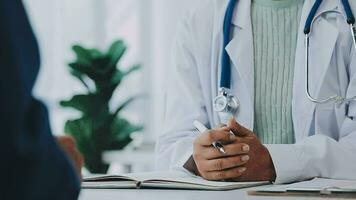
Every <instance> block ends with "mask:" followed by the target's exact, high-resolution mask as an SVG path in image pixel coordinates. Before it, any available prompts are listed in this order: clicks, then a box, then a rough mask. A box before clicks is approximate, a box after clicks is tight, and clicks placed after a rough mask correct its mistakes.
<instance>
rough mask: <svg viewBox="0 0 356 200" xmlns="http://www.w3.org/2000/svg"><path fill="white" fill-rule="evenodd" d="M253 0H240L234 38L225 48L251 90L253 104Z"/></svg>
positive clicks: (236, 11)
mask: <svg viewBox="0 0 356 200" xmlns="http://www.w3.org/2000/svg"><path fill="white" fill-rule="evenodd" d="M250 10H251V1H250V0H240V1H239V2H238V3H237V8H236V9H235V13H234V17H233V21H232V31H233V33H232V39H231V41H230V43H229V44H228V45H227V47H226V48H225V49H226V51H227V53H228V54H229V57H230V59H231V62H232V66H234V68H235V69H236V70H237V72H238V74H239V77H240V78H241V79H242V82H243V83H245V84H246V88H247V90H248V92H249V94H248V95H249V97H250V100H251V101H250V102H251V106H252V105H253V102H254V67H253V37H252V25H251V17H250V16H251V11H250Z"/></svg>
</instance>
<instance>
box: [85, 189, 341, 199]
mask: <svg viewBox="0 0 356 200" xmlns="http://www.w3.org/2000/svg"><path fill="white" fill-rule="evenodd" d="M248 190H251V188H249V189H241V190H232V191H218V192H215V191H195V190H148V189H140V190H134V189H133V190H92V189H85V190H82V192H81V195H80V198H79V200H255V199H256V200H272V199H273V200H274V199H277V200H279V199H280V200H326V198H310V197H309V198H304V197H285V196H284V197H262V196H249V195H247V193H246V191H248ZM327 199H328V200H329V199H331V198H327ZM337 200H344V199H341V198H338V199H337Z"/></svg>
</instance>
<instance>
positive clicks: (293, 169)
mask: <svg viewBox="0 0 356 200" xmlns="http://www.w3.org/2000/svg"><path fill="white" fill-rule="evenodd" d="M265 146H266V147H267V149H268V151H269V153H270V155H271V158H272V161H273V164H274V168H275V170H276V180H275V184H283V183H290V182H295V181H299V180H303V179H304V177H303V171H304V168H303V160H302V159H301V154H302V149H300V148H298V146H296V145H291V144H288V145H284V144H272V145H265Z"/></svg>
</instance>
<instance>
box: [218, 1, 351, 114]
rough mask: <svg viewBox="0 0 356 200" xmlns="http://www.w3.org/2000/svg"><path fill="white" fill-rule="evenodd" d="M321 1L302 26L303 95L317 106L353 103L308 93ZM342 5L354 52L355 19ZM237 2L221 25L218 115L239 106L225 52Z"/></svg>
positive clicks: (232, 110) (341, 98)
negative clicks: (315, 22) (311, 49)
mask: <svg viewBox="0 0 356 200" xmlns="http://www.w3.org/2000/svg"><path fill="white" fill-rule="evenodd" d="M322 2H323V0H316V1H315V3H314V5H313V7H312V9H311V11H310V13H309V15H308V18H307V20H306V22H305V26H304V34H305V56H306V59H305V60H306V61H305V77H306V78H305V93H306V95H307V98H308V99H309V100H310V101H311V102H313V103H317V104H325V103H330V102H335V103H343V102H350V101H355V100H356V96H354V97H352V98H346V97H342V96H339V95H334V96H331V97H329V98H326V99H318V98H315V97H313V96H312V95H311V93H310V92H309V91H310V90H309V38H310V37H309V35H310V33H311V27H312V23H313V20H314V17H315V15H316V12H317V11H318V9H319V7H320V5H321V3H322ZM341 2H342V5H343V6H344V9H345V13H346V22H347V24H349V25H350V30H351V34H352V38H353V43H354V47H355V50H356V37H355V35H356V28H355V26H354V24H355V17H354V15H353V13H352V10H351V7H350V4H349V1H348V0H341ZM236 3H237V0H230V2H229V4H228V7H227V10H226V13H225V18H224V25H223V47H224V48H223V52H222V57H221V77H220V87H219V93H218V95H217V96H216V97H215V98H214V102H213V107H214V110H215V111H216V112H218V113H225V114H229V115H235V114H236V113H237V111H238V108H239V106H240V103H239V100H238V99H237V98H236V97H235V96H234V95H233V94H232V93H231V62H230V58H229V55H228V53H227V51H226V46H227V45H228V44H229V42H230V38H231V21H232V17H233V14H234V10H235V6H236Z"/></svg>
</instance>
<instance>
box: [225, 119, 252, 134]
mask: <svg viewBox="0 0 356 200" xmlns="http://www.w3.org/2000/svg"><path fill="white" fill-rule="evenodd" d="M228 127H229V128H230V129H231V131H232V132H233V133H234V134H235V135H236V136H239V137H246V136H248V135H250V134H251V131H250V130H248V129H247V128H245V127H243V126H241V125H240V124H239V123H237V121H236V119H235V117H232V118H231V119H230V120H229V122H228Z"/></svg>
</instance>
